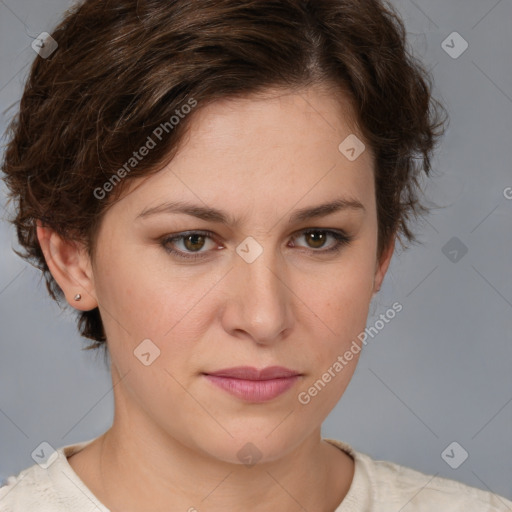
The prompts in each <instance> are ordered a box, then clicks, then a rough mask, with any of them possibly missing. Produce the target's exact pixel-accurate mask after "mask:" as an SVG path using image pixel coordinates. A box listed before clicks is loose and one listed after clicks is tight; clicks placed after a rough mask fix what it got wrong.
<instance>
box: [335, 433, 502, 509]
mask: <svg viewBox="0 0 512 512" xmlns="http://www.w3.org/2000/svg"><path fill="white" fill-rule="evenodd" d="M328 441H329V442H333V443H334V444H335V445H336V446H338V447H339V448H341V449H343V450H344V451H347V453H349V454H350V455H352V457H353V458H354V459H355V461H356V469H355V475H354V482H353V484H355V485H356V486H357V487H358V489H353V491H354V493H356V492H360V493H361V494H362V493H364V492H366V493H368V494H369V495H370V496H371V507H369V509H370V510H378V511H379V512H388V511H389V512H391V511H396V510H401V509H402V508H403V509H404V510H408V511H411V512H413V511H414V512H431V511H432V510H440V511H441V510H453V511H455V510H460V511H464V512H473V511H475V512H476V511H478V512H484V511H485V512H512V501H510V500H508V499H507V498H505V497H503V496H499V495H497V494H494V493H492V492H489V491H484V490H483V489H479V488H477V487H472V486H469V485H466V484H463V483H462V482H458V481H456V480H452V479H450V478H443V477H439V476H437V475H428V474H426V473H422V472H421V471H417V470H415V469H412V468H409V467H406V466H402V465H400V464H397V463H394V462H389V461H384V460H375V459H373V458H371V457H370V456H369V455H367V454H365V453H362V452H359V451H356V450H354V449H353V448H352V447H351V446H350V445H348V444H346V443H343V442H341V441H337V440H328ZM356 476H357V478H356Z"/></svg>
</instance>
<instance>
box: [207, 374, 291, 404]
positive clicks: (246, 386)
mask: <svg viewBox="0 0 512 512" xmlns="http://www.w3.org/2000/svg"><path fill="white" fill-rule="evenodd" d="M204 376H205V377H206V379H207V380H208V381H209V382H210V383H212V384H213V385H215V386H216V387H218V388H220V389H222V390H224V391H226V392H228V393H230V394H231V395H233V396H235V397H237V398H240V399H242V400H244V401H246V402H254V403H261V402H267V401H269V400H272V399H274V398H276V397H277V396H279V395H281V394H283V393H285V392H286V391H288V390H289V389H290V388H292V387H293V386H294V385H295V383H296V382H297V381H298V380H299V379H300V378H301V374H300V373H299V372H297V371H295V370H290V369H289V368H284V367H282V366H268V367H267V368H263V369H262V370H258V369H257V368H253V367H250V366H238V367H236V368H225V369H223V370H217V371H216V372H210V373H205V374H204Z"/></svg>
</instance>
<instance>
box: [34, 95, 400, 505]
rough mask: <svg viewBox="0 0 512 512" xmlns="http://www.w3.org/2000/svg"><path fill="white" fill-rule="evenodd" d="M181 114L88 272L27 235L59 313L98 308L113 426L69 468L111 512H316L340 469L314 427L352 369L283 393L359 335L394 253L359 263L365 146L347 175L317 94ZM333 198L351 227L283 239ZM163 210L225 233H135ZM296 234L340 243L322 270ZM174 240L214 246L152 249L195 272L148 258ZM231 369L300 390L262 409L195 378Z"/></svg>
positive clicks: (59, 247) (110, 217)
mask: <svg viewBox="0 0 512 512" xmlns="http://www.w3.org/2000/svg"><path fill="white" fill-rule="evenodd" d="M338 99H339V96H338ZM196 114H197V117H196V118H195V119H194V122H193V124H192V130H191V131H190V133H189V137H188V138H187V140H186V143H185V144H184V145H183V146H182V148H181V150H180V151H179V152H178V154H177V156H176V157H175V158H174V159H173V161H172V162H171V163H170V164H169V165H167V166H166V167H165V168H163V169H162V170H161V171H160V172H159V173H158V174H156V175H152V176H149V177H145V178H138V179H136V180H132V183H131V185H130V188H129V190H128V192H127V193H126V194H125V195H124V196H123V197H122V198H121V200H119V201H118V202H117V203H116V204H114V206H113V207H112V208H111V209H110V210H109V211H108V212H107V214H106V215H105V217H104V219H103V221H102V224H101V226H100V231H99V234H98V245H97V252H96V254H95V255H94V260H93V261H90V260H89V258H88V257H87V254H86V252H85V251H84V250H83V248H82V247H81V246H79V245H77V244H70V243H67V242H66V241H64V240H61V239H60V238H59V237H58V236H57V235H56V233H54V232H52V230H50V229H49V228H43V227H42V226H39V228H38V237H39V240H40V243H41V246H42V248H43V252H44V254H45V258H46V260H47V262H48V265H49V268H50V270H51V272H52V274H53V276H54V277H55V279H56V280H57V282H58V283H59V285H60V286H61V288H62V289H63V291H64V293H65V295H66V298H67V300H68V302H69V303H70V304H72V305H73V306H74V307H75V308H80V309H83V310H89V309H92V308H94V307H96V306H98V305H99V309H100V313H101V316H102V319H103V321H104V325H105V330H106V334H107V338H108V346H109V351H110V356H111V361H112V363H111V370H112V379H113V384H115V386H114V399H115V413H114V422H113V426H112V428H111V429H109V430H108V431H107V432H106V433H105V434H104V435H103V436H101V437H100V438H99V439H98V440H97V441H95V442H94V443H92V444H91V445H89V446H88V447H87V448H85V449H84V450H82V451H81V452H79V453H77V454H76V455H73V456H72V457H70V458H69V463H70V464H71V466H72V468H73V469H74V470H75V471H76V473H77V474H78V476H79V477H80V478H82V480H83V481H84V483H85V484H86V485H87V486H88V487H89V488H90V489H91V491H92V492H93V493H94V494H95V495H96V496H97V497H98V499H100V501H102V502H103V503H104V504H105V505H106V506H107V507H109V508H111V510H113V511H121V510H122V511H124V512H131V511H140V510H152V511H159V510H162V511H164V510H165V511H169V510H190V511H193V510H195V509H197V510H198V511H201V510H208V511H210V512H215V511H218V510H219V511H220V510H223V511H225V510H249V509H250V510H251V511H254V512H259V511H268V510H283V511H295V510H300V509H301V508H300V507H301V506H302V507H304V508H305V509H307V510H315V511H325V512H327V511H333V510H334V509H335V508H336V507H337V506H338V505H339V503H340V502H341V501H342V500H343V498H344V496H345V495H346V492H347V491H348V489H349V487H350V484H351V481H352V477H353V471H354V462H353V460H352V458H351V457H349V456H348V455H347V454H345V453H344V452H342V451H341V450H338V449H337V448H335V447H334V446H332V445H330V444H328V443H326V442H325V441H322V440H321V431H320V427H321V424H322V422H323V421H324V419H325V418H326V417H327V415H328V414H329V413H330V411H331V410H332V409H333V407H334V406H335V405H336V403H337V402H338V401H339V399H340V398H341V396H342V395H343V393H344V391H345V389H346V387H347V385H348V383H349V381H350V379H351V377H352V375H353V372H354V370H355V367H356V364H357V360H358V358H359V354H357V355H355V356H354V359H353V360H352V361H350V363H349V364H347V366H345V367H344V369H343V371H341V372H339V373H338V374H337V375H336V377H335V378H333V379H332V380H331V382H330V383H328V384H327V385H326V386H325V388H324V389H322V391H321V392H319V393H318V395H317V396H315V397H313V398H312V399H311V401H310V403H308V404H307V405H304V404H301V403H300V402H299V401H298V394H299V393H300V392H301V391H305V390H307V389H308V388H309V387H310V386H311V385H312V384H313V383H314V382H315V381H317V380H318V379H319V378H321V376H322V374H323V373H325V372H326V371H327V369H328V368H329V367H331V366H332V365H333V363H334V362H335V361H336V358H337V357H338V356H339V355H341V354H343V353H344V352H345V351H346V350H348V349H349V347H350V345H351V343H352V341H353V340H355V339H357V335H358V334H359V333H360V332H362V331H363V330H364V328H365V325H366V320H367V316H368V309H369V305H370V301H371V299H372V297H373V295H374V293H376V291H377V290H378V289H379V288H380V286H381V283H382V280H383V278H384V275H385V273H386V271H387V268H388V265H389V262H390V258H391V255H392V253H393V248H394V240H393V242H392V243H391V244H390V245H389V248H388V250H387V251H386V252H385V253H384V255H383V257H382V258H381V261H378V260H377V254H376V250H377V214H376V202H375V188H374V181H373V156H372V154H371V151H370V149H369V148H368V146H367V149H366V151H364V152H363V153H362V154H361V156H359V157H358V158H357V159H356V160H355V161H349V160H348V159H347V158H346V157H345V156H344V155H343V154H342V153H340V151H339V150H338V145H339V144H340V143H341V142H342V141H343V140H344V139H345V138H346V137H347V136H348V135H350V134H352V133H357V131H356V130H355V128H354V126H353V123H352V122H351V121H350V120H351V119H353V117H352V111H351V110H350V105H349V104H348V103H347V102H343V103H340V102H339V101H337V100H335V99H334V98H333V95H332V94H328V93H326V92H325V90H323V89H320V88H319V87H311V88H308V89H306V90H303V91H300V93H297V92H290V91H284V92H283V91H280V92H279V93H276V92H275V91H274V93H273V94H270V92H269V94H268V97H265V98H263V97H260V96H258V97H251V98H247V99H243V100H241V99H237V100H224V101H218V102H215V103H213V104H211V105H209V106H208V107H205V108H204V109H202V110H200V111H198V112H196ZM360 138H362V137H360ZM340 197H344V198H350V199H357V200H358V201H360V202H361V203H362V204H363V206H364V210H363V209H359V210H356V209H346V210H341V211H337V212H334V213H331V214H330V215H327V216H323V217H318V218H313V219H308V220H304V221H301V222H294V223H289V218H290V216H291V215H292V213H293V212H295V211H296V210H299V209H302V208H307V207H312V206H316V205H319V204H323V203H326V202H329V201H332V200H334V199H338V198H340ZM177 200H180V201H187V202H191V203H194V204H197V205H199V206H209V207H213V208H217V209H222V210H223V211H225V212H226V213H228V214H229V215H230V216H233V217H235V218H236V219H238V223H237V224H231V223H230V224H227V225H224V224H220V223H216V222H213V221H211V220H202V219H198V218H195V217H192V216H190V215H185V214H169V213H161V214H155V215H150V216H147V217H144V218H140V219H136V217H137V215H138V214H139V213H140V212H141V211H142V210H144V209H146V208H152V207H154V206H157V205H160V204H161V203H164V202H168V201H177ZM312 228H315V229H318V230H320V231H321V230H322V229H333V230H343V231H345V232H346V233H347V234H348V235H350V236H352V237H353V240H352V241H350V242H349V243H348V244H347V245H344V246H341V249H340V250H339V252H337V253H336V252H333V253H324V254H323V255H322V254H321V251H322V250H325V249H326V248H330V247H332V246H334V245H335V243H336V240H335V239H334V238H333V237H332V236H331V235H327V238H326V239H325V242H324V243H323V245H322V243H321V242H319V241H315V240H313V241H311V240H310V239H308V237H307V236H306V235H305V234H304V233H303V231H304V230H306V229H312ZM191 230H209V231H211V232H212V233H214V236H213V237H212V238H205V239H204V240H201V239H200V240H199V241H195V242H192V243H190V242H189V243H188V244H186V243H185V239H181V240H176V241H174V242H172V243H168V244H167V246H172V247H173V248H174V249H176V250H181V251H183V252H188V253H189V254H191V253H192V254H193V252H194V250H196V251H199V252H201V253H202V254H203V255H204V256H205V257H204V258H203V259H198V260H186V259H178V258H177V257H176V256H173V255H172V254H169V253H168V252H167V251H166V250H165V247H164V246H163V245H162V243H161V241H160V239H162V238H163V237H165V236H166V235H171V234H176V233H182V232H184V231H191ZM301 232H302V234H301ZM248 236H250V237H253V238H254V239H255V240H256V241H257V242H258V243H259V244H260V246H261V247H262V248H263V252H262V254H261V255H260V256H259V257H258V258H257V259H256V260H255V261H253V262H252V263H248V262H246V261H245V260H244V259H243V258H242V257H240V256H239V254H237V252H236V248H237V246H239V244H241V243H242V242H243V241H244V240H245V239H246V237H248ZM201 244H203V245H202V246H201ZM76 293H81V295H82V300H81V301H80V302H75V301H74V300H73V297H74V295H75V294H76ZM147 338H149V339H150V340H152V342H153V343H154V344H155V345H156V346H157V347H158V348H159V350H160V356H159V357H158V358H157V359H155V360H154V362H152V364H150V365H148V366H146V365H144V364H142V363H141V361H140V360H139V359H138V358H137V357H135V356H134V350H135V349H136V348H137V346H138V345H139V344H140V343H141V341H142V340H144V339H147ZM241 365H248V366H254V367H257V368H264V367H266V366H270V365H281V366H285V367H288V368H291V369H294V370H298V371H300V372H301V373H302V374H303V375H302V376H301V377H300V379H299V381H298V382H297V383H296V384H295V385H294V387H293V388H291V389H290V390H288V391H287V392H285V393H284V394H282V395H280V396H278V397H276V398H274V399H273V400H271V401H268V402H264V403H251V402H247V401H243V400H241V399H239V398H236V397H233V396H232V395H230V394H228V393H226V392H225V391H223V390H221V389H219V388H217V387H216V386H213V385H212V384H211V383H210V382H208V381H207V379H206V378H205V377H204V376H203V375H202V372H208V371H215V370H219V369H222V368H227V367H233V366H241ZM249 442H250V443H252V444H253V445H254V446H256V447H257V449H258V451H259V453H260V454H261V459H260V460H259V461H258V463H257V464H256V465H253V466H247V465H245V464H243V463H242V461H241V460H240V459H239V457H238V456H237V452H238V451H239V450H240V449H241V448H242V447H244V445H246V443H249ZM193 507H194V508H193Z"/></svg>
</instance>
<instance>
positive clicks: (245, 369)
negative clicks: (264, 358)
mask: <svg viewBox="0 0 512 512" xmlns="http://www.w3.org/2000/svg"><path fill="white" fill-rule="evenodd" d="M206 375H215V376H216V377H231V378H233V379H243V380H270V379H282V378H285V377H294V376H297V375H301V374H300V372H297V371H295V370H290V369H289V368H285V367H284V366H267V367H266V368H262V369H261V370H258V368H254V367H253V366H236V367H233V368H224V369H222V370H217V371H215V372H208V373H206Z"/></svg>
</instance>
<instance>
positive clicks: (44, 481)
mask: <svg viewBox="0 0 512 512" xmlns="http://www.w3.org/2000/svg"><path fill="white" fill-rule="evenodd" d="M324 440H325V441H327V442H329V443H331V444H333V445H335V446H337V447H338V448H340V449H341V450H343V451H344V452H346V453H348V454H349V455H351V456H352V458H353V459H354V460H355V471H354V477H353V480H352V483H351V486H350V489H349V491H348V493H347V495H346V496H345V498H344V500H343V502H342V503H341V504H340V505H339V506H338V507H337V508H336V510H335V511H333V512H398V511H401V512H432V511H436V512H477V511H478V512H512V501H510V500H508V499H506V498H504V497H502V496H499V495H496V494H493V493H491V492H488V491H484V490H482V489H478V488H476V487H471V486H468V485H466V484H463V483H461V482H457V481H455V480H451V479H448V478H441V477H436V476H432V475H427V474H425V473H421V472H419V471H416V470H414V469H410V468H407V467H405V466H401V465H399V464H395V463H393V462H387V461H381V460H374V459H372V458H371V457H369V456H368V455H366V454H364V453H361V452H359V451H356V450H354V449H353V448H352V447H351V446H350V445H348V444H347V443H344V442H342V441H338V440H335V439H328V438H324ZM92 441H94V439H91V440H89V441H84V442H82V443H76V444H71V445H67V446H63V447H61V448H59V449H58V450H56V452H55V453H54V454H53V456H52V457H53V462H52V458H50V460H49V462H50V464H49V465H48V466H47V467H46V468H43V467H42V466H40V465H38V464H34V465H33V466H31V467H29V468H27V469H25V470H23V471H21V472H20V473H19V474H18V475H16V476H10V477H9V478H8V479H7V481H6V483H5V485H4V486H3V487H0V512H36V511H37V512H69V511H73V512H110V511H109V509H108V508H106V507H105V506H104V505H103V504H102V503H100V502H99V501H98V499H97V498H96V497H95V496H94V495H93V494H92V492H91V491H90V490H89V489H88V488H87V486H86V485H85V484H84V483H83V482H82V480H80V478H79V477H78V475H77V474H76V473H75V472H74V470H73V468H72V467H71V466H70V464H69V463H68V460H67V457H70V456H71V455H72V454H74V453H76V452H78V451H80V450H81V449H82V448H84V447H85V446H86V445H88V444H89V443H91V442H92ZM311 512H314V511H311Z"/></svg>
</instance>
